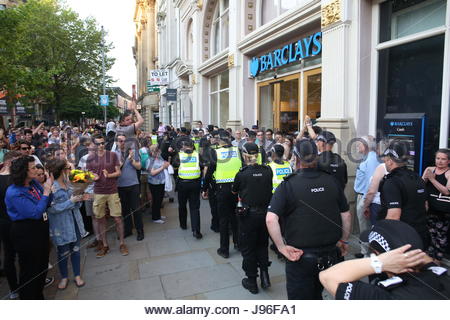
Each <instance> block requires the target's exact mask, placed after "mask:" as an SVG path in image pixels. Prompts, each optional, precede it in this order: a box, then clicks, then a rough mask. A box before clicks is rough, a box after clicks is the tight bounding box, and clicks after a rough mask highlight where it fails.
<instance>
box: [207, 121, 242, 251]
mask: <svg viewBox="0 0 450 320" xmlns="http://www.w3.org/2000/svg"><path fill="white" fill-rule="evenodd" d="M212 151H213V152H211V160H210V163H209V166H208V170H207V172H206V176H205V183H204V186H203V188H204V189H203V191H204V192H207V191H208V186H209V185H210V183H211V180H214V181H215V183H216V185H217V191H216V197H217V212H218V215H219V229H220V248H219V249H218V250H217V254H218V255H220V256H222V257H223V258H225V259H227V258H228V257H229V256H230V254H229V245H230V235H229V225H230V224H231V230H232V233H233V242H234V246H235V248H236V249H237V248H238V238H237V221H236V216H235V209H236V204H237V196H236V195H234V194H233V193H232V192H231V187H232V184H233V181H234V177H235V176H236V174H237V173H238V172H239V169H240V168H241V167H242V160H241V155H240V152H239V150H238V148H237V147H233V146H232V145H231V140H230V134H229V133H228V132H227V131H225V130H221V131H219V145H218V148H217V149H213V150H212Z"/></svg>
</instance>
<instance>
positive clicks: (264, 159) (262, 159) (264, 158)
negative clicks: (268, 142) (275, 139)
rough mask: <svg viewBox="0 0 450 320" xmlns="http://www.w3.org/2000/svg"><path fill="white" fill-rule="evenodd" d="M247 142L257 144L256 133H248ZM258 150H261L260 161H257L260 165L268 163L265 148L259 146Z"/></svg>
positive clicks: (259, 153)
mask: <svg viewBox="0 0 450 320" xmlns="http://www.w3.org/2000/svg"><path fill="white" fill-rule="evenodd" d="M263 138H264V137H263ZM247 142H253V143H256V132H255V131H249V132H248V137H247ZM258 148H259V151H258V160H257V162H258V164H263V163H267V154H266V151H264V148H263V147H262V146H259V147H258Z"/></svg>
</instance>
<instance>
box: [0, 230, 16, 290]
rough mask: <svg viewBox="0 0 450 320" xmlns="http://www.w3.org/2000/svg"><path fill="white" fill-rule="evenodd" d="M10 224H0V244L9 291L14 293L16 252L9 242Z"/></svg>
mask: <svg viewBox="0 0 450 320" xmlns="http://www.w3.org/2000/svg"><path fill="white" fill-rule="evenodd" d="M11 226H12V223H11V222H0V242H1V244H2V245H3V267H4V271H5V275H6V279H7V280H8V285H9V290H10V291H11V292H13V291H16V290H17V288H18V287H19V283H18V280H17V271H16V265H15V260H16V255H17V254H16V250H14V246H13V242H12V241H11Z"/></svg>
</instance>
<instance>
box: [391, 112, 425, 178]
mask: <svg viewBox="0 0 450 320" xmlns="http://www.w3.org/2000/svg"><path fill="white" fill-rule="evenodd" d="M383 138H385V139H387V140H388V141H389V142H391V141H392V140H403V141H406V142H407V143H408V144H409V147H410V156H411V157H410V160H409V161H408V168H410V169H411V170H414V171H416V172H417V173H418V174H419V175H421V174H422V172H423V169H424V167H423V165H424V140H425V113H388V114H386V116H385V117H384V119H383Z"/></svg>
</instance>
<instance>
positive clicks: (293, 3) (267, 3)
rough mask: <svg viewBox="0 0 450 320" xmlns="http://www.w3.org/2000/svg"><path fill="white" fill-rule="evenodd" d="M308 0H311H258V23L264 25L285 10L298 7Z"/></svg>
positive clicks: (308, 0)
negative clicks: (259, 21) (259, 14)
mask: <svg viewBox="0 0 450 320" xmlns="http://www.w3.org/2000/svg"><path fill="white" fill-rule="evenodd" d="M310 1H311V0H260V8H261V23H260V25H264V24H266V23H268V22H270V21H272V20H273V19H275V18H276V17H278V16H279V15H281V14H283V13H285V12H286V11H289V10H291V9H294V8H298V7H300V6H302V5H304V4H306V3H308V2H310Z"/></svg>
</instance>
